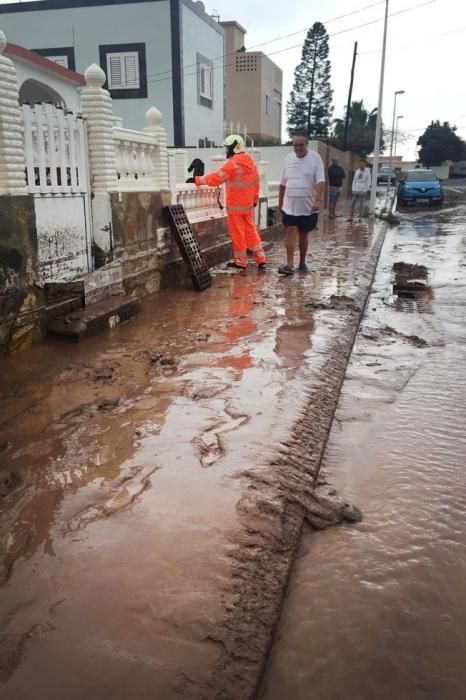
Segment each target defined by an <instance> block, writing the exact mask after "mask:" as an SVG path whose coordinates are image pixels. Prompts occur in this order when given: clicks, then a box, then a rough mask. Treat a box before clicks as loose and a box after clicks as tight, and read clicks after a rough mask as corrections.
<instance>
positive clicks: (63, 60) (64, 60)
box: [45, 56, 68, 68]
mask: <svg viewBox="0 0 466 700" xmlns="http://www.w3.org/2000/svg"><path fill="white" fill-rule="evenodd" d="M45 58H47V59H48V60H49V61H53V62H54V63H57V64H58V65H59V66H62V68H68V56H45Z"/></svg>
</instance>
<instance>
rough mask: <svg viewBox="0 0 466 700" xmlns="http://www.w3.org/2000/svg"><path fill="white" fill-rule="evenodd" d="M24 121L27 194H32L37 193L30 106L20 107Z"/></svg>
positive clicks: (32, 121)
mask: <svg viewBox="0 0 466 700" xmlns="http://www.w3.org/2000/svg"><path fill="white" fill-rule="evenodd" d="M22 110H23V121H24V157H25V161H26V173H27V181H28V192H31V193H32V194H34V193H36V192H39V188H38V187H37V186H36V173H35V170H34V140H33V131H34V112H33V111H32V110H31V107H30V105H25V104H23V105H22Z"/></svg>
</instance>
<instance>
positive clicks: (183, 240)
mask: <svg viewBox="0 0 466 700" xmlns="http://www.w3.org/2000/svg"><path fill="white" fill-rule="evenodd" d="M165 209H166V212H167V215H168V219H169V221H170V225H171V229H172V233H173V235H174V236H175V240H176V242H177V244H178V248H179V249H180V253H181V255H182V256H183V260H184V261H185V262H186V264H187V265H189V269H190V272H191V278H192V280H193V284H194V287H195V288H196V289H197V290H198V291H199V292H202V290H203V289H207V287H210V286H211V284H212V277H211V275H210V272H209V269H208V267H207V265H206V262H205V260H204V258H203V257H202V253H201V249H200V247H199V243H198V242H197V239H196V237H195V235H194V232H193V230H192V228H191V224H190V223H189V221H188V217H187V216H186V212H185V210H184V207H183V205H182V204H174V205H173V206H171V207H165Z"/></svg>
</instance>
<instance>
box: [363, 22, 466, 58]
mask: <svg viewBox="0 0 466 700" xmlns="http://www.w3.org/2000/svg"><path fill="white" fill-rule="evenodd" d="M460 32H466V27H458V29H450V30H449V31H447V32H440V33H438V34H429V35H427V36H425V37H423V39H422V40H421V41H416V42H410V43H409V44H400V45H399V46H390V50H392V51H393V50H398V49H405V48H411V47H413V46H418V45H419V44H421V43H424V42H425V41H426V40H427V39H436V38H437V37H441V36H450V35H451V34H458V33H460ZM374 53H380V49H373V50H371V51H360V52H359V53H358V56H368V55H369V54H374Z"/></svg>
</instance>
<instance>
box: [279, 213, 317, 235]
mask: <svg viewBox="0 0 466 700" xmlns="http://www.w3.org/2000/svg"><path fill="white" fill-rule="evenodd" d="M282 221H283V226H284V227H285V228H291V226H296V227H297V228H298V229H299V230H300V231H301V233H309V232H310V231H313V230H314V229H315V228H316V226H317V222H318V221H319V215H318V214H317V212H315V213H314V214H309V216H292V214H287V213H286V212H282Z"/></svg>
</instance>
